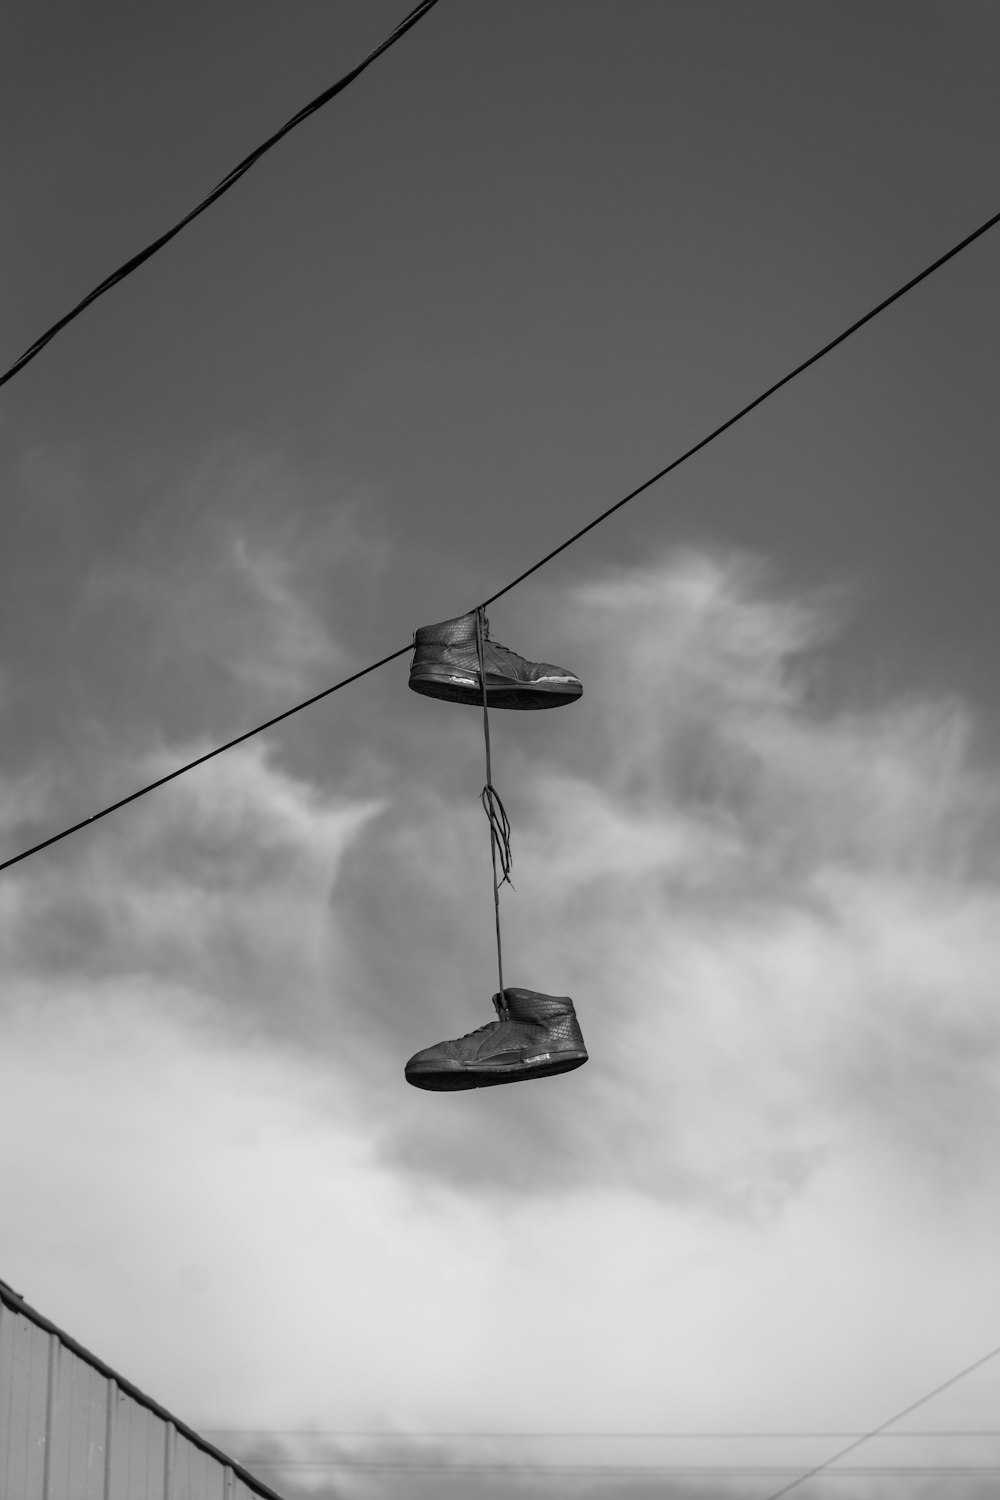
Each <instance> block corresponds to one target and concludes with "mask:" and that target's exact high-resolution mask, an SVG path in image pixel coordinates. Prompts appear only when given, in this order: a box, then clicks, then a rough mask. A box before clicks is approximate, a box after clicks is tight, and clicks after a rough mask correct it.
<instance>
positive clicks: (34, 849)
mask: <svg viewBox="0 0 1000 1500" xmlns="http://www.w3.org/2000/svg"><path fill="white" fill-rule="evenodd" d="M434 3H436V0H424V4H423V5H421V6H419V7H418V8H417V10H416V11H411V13H410V17H408V18H407V19H408V20H410V22H411V24H412V18H415V17H417V16H418V11H419V13H420V14H423V12H424V11H425V10H426V9H427V8H428V7H429V5H432V4H434ZM403 24H405V23H403V22H401V23H400V26H402V25H403ZM396 30H397V32H398V31H399V27H397V28H396ZM394 35H395V33H394ZM387 45H388V43H383V48H382V50H384V48H385V47H386V46H387ZM374 55H375V54H374V53H373V54H372V56H374ZM362 66H364V64H362ZM339 86H340V85H334V87H335V88H337V87H339ZM307 107H308V106H307ZM285 128H286V129H290V128H291V127H290V125H289V126H286V127H285ZM262 149H264V148H262ZM997 223H1000V213H996V214H994V215H993V217H992V218H990V219H987V220H986V222H985V224H981V225H980V226H979V228H978V229H974V230H973V231H972V233H971V234H968V235H966V237H965V239H964V240H960V241H959V242H958V244H957V245H953V246H952V248H951V249H950V250H948V251H946V252H945V254H944V255H941V256H939V257H938V259H937V260H935V261H933V262H932V264H931V265H929V266H927V267H926V268H925V269H924V270H923V271H921V272H919V274H918V275H916V276H913V277H911V279H910V280H909V281H908V282H907V283H906V284H905V286H901V287H900V288H899V290H898V291H895V292H893V293H892V295H891V296H890V297H886V298H885V300H884V301H882V302H880V303H879V304H878V306H877V307H873V308H872V309H871V311H870V312H867V313H865V315H864V317H863V318H858V320H857V322H855V323H852V324H851V326H850V328H847V329H845V330H844V332H843V333H841V334H838V335H837V337H836V338H835V339H831V340H830V342H829V343H828V344H824V345H823V348H822V349H820V350H818V351H817V353H816V354H813V355H811V356H810V357H809V359H806V360H803V362H802V363H801V364H800V365H796V367H795V369H794V370H792V371H790V372H789V374H787V375H784V376H783V377H782V378H781V380H778V381H776V382H775V383H774V385H772V386H769V387H768V389H767V390H766V391H764V392H763V393H762V394H761V395H760V396H757V397H756V398H755V399H754V400H753V401H751V402H749V403H748V404H747V405H746V406H744V407H742V408H741V410H740V411H738V412H737V413H736V415H735V416H733V417H730V418H729V420H728V421H726V422H723V423H722V424H721V426H719V427H716V428H715V429H714V430H713V431H712V432H710V433H709V434H708V436H707V437H704V438H702V440H701V442H699V443H695V445H694V447H692V448H688V450H687V451H686V452H685V453H682V454H681V456H680V458H675V459H674V460H673V462H672V463H669V464H667V466H666V467H665V468H663V469H660V470H659V471H658V472H657V473H656V474H654V475H653V476H652V477H651V478H650V479H647V480H646V481H645V482H644V483H643V484H640V485H639V486H638V487H637V488H636V489H634V490H630V491H629V493H628V494H627V495H624V496H623V497H622V499H621V500H618V501H616V502H615V504H614V505H610V506H609V507H608V509H607V510H604V511H602V512H601V514H600V515H599V516H595V518H594V520H593V521H590V522H589V523H588V524H587V525H586V526H583V527H581V528H580V530H579V531H576V532H574V533H573V535H572V536H571V537H569V538H568V539H567V540H566V541H565V542H562V543H561V544H560V545H559V546H558V547H554V548H553V549H552V551H551V552H547V553H546V554H545V556H544V557H542V558H540V559H539V561H538V562H536V563H533V564H532V566H531V567H530V568H526V569H525V570H524V572H523V573H519V574H518V575H517V577H516V578H514V579H512V580H511V582H510V583H508V584H505V585H504V587H503V588H502V589H498V590H497V592H496V593H495V594H491V595H490V597H489V598H488V599H484V600H483V601H482V603H481V604H480V605H478V606H475V607H476V608H480V609H485V608H486V606H487V605H488V604H492V603H493V602H494V601H495V600H497V599H500V598H502V597H503V595H504V594H509V593H510V591H511V589H513V588H516V586H517V585H518V584H519V583H523V582H524V580H525V579H526V578H530V576H531V574H532V573H537V572H538V569H539V568H542V567H544V566H545V564H546V563H548V562H551V561H552V559H553V558H554V557H558V555H559V553H560V552H565V550H566V548H567V547H571V546H572V545H573V543H574V542H578V541H579V540H580V538H581V537H582V536H586V534H587V532H588V531H593V529H594V527H595V526H599V525H600V524H601V522H602V521H606V520H607V519H608V517H609V516H611V515H614V513H615V511H616V510H621V508H622V506H623V505H627V504H628V503H629V501H630V500H634V499H635V498H636V496H637V495H641V494H642V493H643V491H644V490H648V489H649V487H650V485H653V484H655V483H656V482H657V480H658V479H663V478H664V476H665V475H667V474H669V473H670V472H671V471H672V470H673V469H676V468H678V467H679V466H680V465H681V464H682V463H685V462H686V460H687V459H689V458H692V457H693V456H694V454H696V453H698V452H699V451H700V450H701V449H702V448H705V447H707V445H708V444H709V443H711V442H714V440H715V439H716V438H717V437H719V436H720V434H722V433H723V432H725V431H726V430H727V429H728V428H730V427H732V426H734V425H735V423H737V422H739V421H741V420H742V418H743V417H745V416H747V414H748V413H749V412H752V411H753V410H754V408H755V407H757V406H760V404H761V402H763V401H766V400H767V399H768V397H769V396H773V395H774V393H775V391H779V390H780V389H781V387H782V386H783V385H787V384H788V382H789V381H790V380H794V378H795V376H796V375H801V373H802V371H803V370H807V369H808V368H809V366H810V365H814V364H815V363H816V361H817V360H820V359H822V358H823V356H824V355H826V354H829V353H830V351H831V350H832V349H836V347H837V345H838V344H842V343H843V342H844V340H845V339H848V338H850V336H851V334H852V333H857V331H858V329H859V328H863V327H864V325H865V324H866V323H869V322H871V320H872V318H874V317H877V316H878V314H879V313H880V312H883V311H884V310H885V309H886V308H887V307H890V306H891V305H892V303H893V302H896V301H898V300H899V298H900V297H902V296H904V295H905V294H906V293H907V292H909V291H912V289H913V288H914V287H915V286H917V285H919V283H920V282H921V281H924V280H925V279H926V278H927V277H928V276H930V275H931V274H932V272H934V271H937V270H938V269H939V268H940V267H941V266H943V265H945V263H946V262H947V261H949V260H951V259H952V257H953V256H956V255H958V253H959V252H960V251H961V250H964V249H966V247H967V246H969V245H971V244H972V242H973V241H974V240H977V239H978V238H979V236H980V235H982V234H985V233H986V231H987V230H988V229H992V228H993V226H994V224H997ZM410 650H412V643H410V644H407V645H405V646H400V648H399V650H398V651H393V652H391V653H390V654H389V655H388V656H383V657H382V658H381V659H380V660H379V661H376V662H372V664H371V666H369V667H363V668H362V670H361V671H360V672H355V673H354V674H353V675H352V676H350V677H345V678H343V680H342V681H341V682H336V683H334V685H333V687H329V688H325V689H324V690H323V692H321V693H314V694H313V696H312V697H311V698H306V699H305V701H304V702H302V703H296V704H295V705H294V706H293V707H292V708H287V709H285V711H284V713H280V714H276V715H275V717H274V718H273V719H268V720H266V722H265V723H263V724H258V725H257V726H256V728H254V729H248V730H247V731H246V733H245V734H240V735H237V736H236V738H235V739H233V740H228V741H227V742H226V744H224V745H219V746H218V748H217V749H215V750H209V751H208V752H207V754H205V755H199V756H198V757H197V759H195V760H192V761H188V763H187V764H186V765H183V766H179V767H178V768H177V770H176V771H171V772H170V774H169V775H168V776H161V777H160V778H159V780H158V781H152V782H150V783H149V785H148V786H144V787H140V788H139V790H138V791H136V792H132V793H131V794H130V795H129V796H128V797H122V798H121V800H120V801H119V802H114V803H112V805H111V806H110V807H105V808H102V809H101V811H100V812H96V813H92V814H91V815H90V817H89V818H83V819H82V820H81V821H80V822H79V823H74V824H73V825H72V827H71V828H64V829H63V830H62V832H61V833H54V834H53V835H52V836H51V838H47V839H43V840H42V842H41V843H40V844H33V845H32V846H31V848H30V849H23V850H22V851H21V853H20V854H15V855H13V856H12V857H11V858H10V859H7V860H4V861H3V863H2V864H0V871H2V870H8V869H10V867H11V865H16V864H18V863H19V862H20V861H21V860H22V859H27V858H28V857H29V856H30V855H32V854H38V853H39V852H40V851H41V850H42V849H47V848H49V846H50V845H51V844H57V843H59V841H60V839H65V838H68V837H69V835H70V834H71V833H77V832H79V830H80V829H81V828H86V827H87V826H88V825H89V824H91V823H96V822H97V820H98V819H99V818H106V817H107V815H108V814H109V813H113V812H117V810H118V809H119V808H120V807H124V806H125V805H126V804H127V803H129V802H135V801H136V800H137V799H138V798H139V797H144V796H145V795H146V793H147V792H153V791H155V790H156V789H157V787H161V786H165V785H166V783H167V782H168V781H173V780H174V779H175V778H176V777H178V776H183V775H184V774H185V772H187V771H193V770H194V768H195V767H196V766H200V765H203V764H204V762H205V761H206V760H211V759H212V758H213V756H216V755H221V754H222V753H223V751H225V750H231V749H232V748H233V747H234V746H235V745H241V744H242V743H243V741H244V740H249V739H252V738H253V736H254V735H255V734H261V733H263V731H264V730H265V729H270V728H272V726H273V725H275V724H280V723H281V721H282V719H288V718H290V717H291V716H292V714H297V713H300V712H301V710H302V709H304V708H309V707H311V706H312V704H314V703H318V702H319V700H320V699H321V698H327V697H329V695H330V694H331V693H336V692H337V691H338V690H339V689H340V688H342V687H347V685H348V683H351V682H357V680H358V678H359V677H365V676H366V675H367V674H368V673H369V672H374V671H376V669H377V668H378V667H383V666H385V665H386V663H387V662H390V661H395V659H396V657H397V656H403V655H405V653H406V652H407V651H410Z"/></svg>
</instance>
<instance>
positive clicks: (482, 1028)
mask: <svg viewBox="0 0 1000 1500" xmlns="http://www.w3.org/2000/svg"><path fill="white" fill-rule="evenodd" d="M499 1024H500V1023H499V1022H498V1021H487V1022H486V1023H485V1025H483V1026H474V1027H473V1028H472V1030H471V1031H463V1032H462V1035H461V1036H457V1037H456V1038H455V1041H456V1042H464V1041H465V1039H466V1037H470V1036H478V1035H479V1033H480V1032H481V1031H492V1030H493V1028H494V1026H498V1025H499Z"/></svg>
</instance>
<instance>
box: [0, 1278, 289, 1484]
mask: <svg viewBox="0 0 1000 1500" xmlns="http://www.w3.org/2000/svg"><path fill="white" fill-rule="evenodd" d="M25 1305H26V1304H25ZM27 1311H28V1313H31V1314H32V1316H31V1317H29V1316H28V1315H27V1314H26V1313H22V1312H20V1311H17V1310H15V1309H14V1308H12V1307H11V1306H10V1305H9V1304H7V1303H5V1302H3V1301H0V1500H259V1497H260V1496H261V1495H262V1494H264V1492H265V1491H264V1489H258V1488H257V1485H256V1484H255V1483H254V1481H253V1479H252V1477H251V1476H250V1475H249V1474H247V1475H246V1477H245V1478H244V1477H243V1476H242V1475H238V1474H236V1473H234V1472H233V1469H232V1468H231V1467H230V1464H229V1462H228V1461H227V1457H226V1455H225V1454H221V1453H220V1454H215V1453H214V1452H211V1451H209V1450H208V1449H206V1448H205V1447H202V1446H200V1444H199V1441H198V1439H197V1436H196V1434H194V1433H191V1435H190V1436H188V1435H186V1433H185V1432H183V1431H178V1430H177V1427H176V1426H175V1423H174V1422H173V1421H172V1420H171V1419H170V1417H169V1413H167V1412H165V1411H163V1410H162V1408H160V1409H159V1410H154V1409H153V1404H150V1405H147V1404H146V1400H147V1399H148V1398H143V1397H142V1396H141V1393H139V1392H136V1396H139V1398H140V1399H138V1400H137V1399H136V1398H135V1397H134V1396H133V1395H131V1394H129V1390H128V1385H127V1382H126V1389H125V1390H124V1391H123V1390H122V1389H121V1387H120V1385H119V1383H118V1381H119V1378H120V1377H117V1378H116V1377H115V1374H114V1371H113V1370H111V1369H109V1368H108V1366H107V1365H105V1364H104V1363H103V1361H99V1360H97V1358H96V1356H92V1355H88V1353H87V1350H86V1349H83V1348H80V1347H79V1346H78V1345H76V1344H75V1341H74V1340H72V1339H70V1338H69V1335H64V1334H61V1333H60V1332H59V1330H58V1329H55V1328H52V1327H51V1325H48V1326H46V1325H47V1320H45V1319H43V1318H42V1317H41V1315H40V1314H37V1313H35V1312H34V1309H32V1308H28V1310H27ZM35 1319H37V1321H35ZM168 1484H169V1489H168ZM270 1493H271V1494H273V1493H274V1492H273V1491H271V1492H270Z"/></svg>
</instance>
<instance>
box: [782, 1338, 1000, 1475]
mask: <svg viewBox="0 0 1000 1500" xmlns="http://www.w3.org/2000/svg"><path fill="white" fill-rule="evenodd" d="M998 1354H1000V1344H998V1345H997V1347H996V1348H995V1349H991V1350H990V1352H989V1354H984V1355H983V1356H982V1357H981V1358H980V1359H977V1360H973V1362H972V1364H971V1365H966V1367H965V1369H964V1370H959V1372H958V1374H957V1375H952V1376H950V1377H949V1379H947V1380H945V1381H942V1383H941V1384H940V1385H937V1386H935V1387H934V1389H933V1390H932V1391H928V1393H927V1395H926V1396H921V1397H920V1399H919V1400H918V1401H913V1402H911V1403H910V1405H909V1406H904V1408H903V1410H902V1411H898V1412H896V1414H895V1416H892V1417H889V1418H888V1419H887V1420H886V1421H885V1422H882V1423H880V1424H879V1426H878V1427H873V1428H872V1430H871V1432H866V1433H865V1434H864V1435H863V1436H862V1437H859V1438H855V1440H854V1442H852V1443H848V1444H847V1446H846V1448H840V1449H838V1450H837V1452H836V1453H832V1454H831V1455H830V1457H829V1458H826V1459H824V1460H823V1462H822V1463H821V1464H817V1465H816V1467H815V1468H813V1469H808V1470H807V1471H806V1473H804V1474H800V1475H799V1477H798V1478H797V1479H793V1480H792V1482H791V1484H786V1485H784V1486H783V1488H782V1489H780V1490H775V1491H774V1492H773V1494H770V1495H768V1496H767V1500H781V1496H782V1495H790V1494H791V1492H792V1490H795V1489H798V1487H799V1485H800V1484H805V1482H806V1480H807V1479H812V1478H813V1476H814V1475H815V1474H822V1473H823V1471H824V1470H825V1469H829V1467H830V1465H831V1464H835V1463H836V1462H837V1461H838V1459H841V1458H846V1456H847V1454H848V1453H853V1452H854V1450H855V1449H856V1448H860V1447H861V1445H862V1443H867V1442H870V1441H871V1439H872V1438H876V1437H879V1436H880V1435H881V1434H882V1433H883V1432H885V1430H886V1428H887V1427H892V1425H893V1424H894V1423H895V1422H901V1421H902V1420H903V1418H904V1417H908V1416H909V1415H910V1413H911V1412H913V1411H916V1410H917V1409H918V1408H919V1407H921V1406H926V1405H927V1402H928V1401H933V1399H934V1397H935V1396H940V1395H941V1393H942V1391H946V1390H948V1389H949V1388H950V1387H951V1386H953V1385H957V1384H958V1382H959V1381H960V1380H964V1379H965V1377H966V1376H967V1375H971V1374H972V1373H973V1371H974V1370H980V1369H982V1367H983V1365H985V1364H989V1362H990V1360H991V1359H996V1357H997V1355H998Z"/></svg>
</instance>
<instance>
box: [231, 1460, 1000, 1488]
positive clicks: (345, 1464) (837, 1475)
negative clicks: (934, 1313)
mask: <svg viewBox="0 0 1000 1500" xmlns="http://www.w3.org/2000/svg"><path fill="white" fill-rule="evenodd" d="M240 1463H241V1464H243V1466H244V1467H249V1469H250V1470H253V1472H256V1470H268V1472H271V1473H273V1472H282V1473H283V1472H292V1470H297V1472H303V1470H309V1472H312V1473H334V1472H340V1473H405V1475H420V1473H424V1475H510V1476H511V1478H513V1476H514V1475H517V1476H522V1475H540V1476H541V1475H549V1476H559V1475H586V1476H588V1478H591V1479H598V1478H601V1476H603V1478H606V1479H654V1478H658V1479H666V1478H670V1479H708V1478H714V1479H751V1478H757V1479H762V1478H769V1479H774V1478H777V1476H780V1475H789V1473H795V1470H793V1469H789V1467H787V1466H781V1464H637V1466H615V1464H448V1463H439V1464H399V1463H396V1464H394V1463H349V1461H340V1460H330V1461H328V1463H313V1464H309V1463H304V1464H303V1463H295V1461H291V1463H282V1461H280V1460H255V1458H243V1460H240ZM961 1475H967V1476H973V1478H979V1479H982V1478H984V1476H987V1475H990V1476H996V1475H1000V1466H997V1464H898V1466H888V1464H886V1466H856V1464H852V1466H850V1467H849V1469H837V1470H834V1473H832V1475H831V1476H829V1478H831V1479H861V1478H865V1479H888V1478H894V1479H904V1478H921V1479H927V1478H931V1476H936V1478H945V1476H949V1478H958V1476H961ZM780 1493H781V1491H780Z"/></svg>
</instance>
